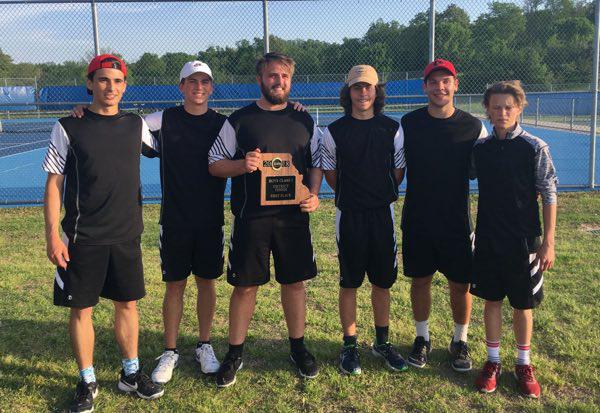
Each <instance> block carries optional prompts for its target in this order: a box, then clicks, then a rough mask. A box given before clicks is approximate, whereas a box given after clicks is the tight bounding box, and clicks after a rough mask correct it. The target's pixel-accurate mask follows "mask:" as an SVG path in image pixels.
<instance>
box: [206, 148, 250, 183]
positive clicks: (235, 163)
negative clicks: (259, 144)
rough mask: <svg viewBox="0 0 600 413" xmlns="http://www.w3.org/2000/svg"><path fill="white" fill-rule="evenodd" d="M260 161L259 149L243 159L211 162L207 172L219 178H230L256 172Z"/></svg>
mask: <svg viewBox="0 0 600 413" xmlns="http://www.w3.org/2000/svg"><path fill="white" fill-rule="evenodd" d="M260 161H261V155H260V149H258V148H256V149H255V150H253V151H251V152H248V153H247V154H246V157H245V158H244V159H238V160H231V159H221V160H219V161H216V162H213V163H211V164H209V165H208V172H209V173H210V174H211V175H212V176H217V177H219V178H231V177H234V176H239V175H243V174H245V173H252V172H254V171H256V170H257V169H258V167H259V166H260Z"/></svg>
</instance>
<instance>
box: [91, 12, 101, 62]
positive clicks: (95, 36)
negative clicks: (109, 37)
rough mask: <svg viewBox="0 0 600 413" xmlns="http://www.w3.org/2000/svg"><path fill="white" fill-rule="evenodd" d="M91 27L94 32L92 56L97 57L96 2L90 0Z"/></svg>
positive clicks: (98, 49) (98, 50)
mask: <svg viewBox="0 0 600 413" xmlns="http://www.w3.org/2000/svg"><path fill="white" fill-rule="evenodd" d="M92 27H93V30H94V54H95V55H96V56H98V55H99V54H100V40H99V36H98V10H97V7H96V0H92Z"/></svg>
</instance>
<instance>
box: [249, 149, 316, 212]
mask: <svg viewBox="0 0 600 413" xmlns="http://www.w3.org/2000/svg"><path fill="white" fill-rule="evenodd" d="M261 157H262V159H261V163H260V167H259V168H258V169H259V170H260V204H261V205H263V206H267V205H298V204H300V202H302V201H304V200H305V199H306V198H308V197H309V196H310V191H309V190H308V188H307V187H306V185H304V184H303V183H302V174H301V173H300V172H298V170H297V169H296V167H295V166H294V163H293V162H292V155H291V154H289V153H263V154H261Z"/></svg>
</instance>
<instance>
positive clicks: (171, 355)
mask: <svg viewBox="0 0 600 413" xmlns="http://www.w3.org/2000/svg"><path fill="white" fill-rule="evenodd" d="M156 360H158V365H157V366H156V368H155V369H154V371H153V372H152V381H153V382H154V383H157V384H165V383H166V382H168V381H169V380H171V377H173V370H174V369H175V367H177V363H178V362H179V354H177V353H175V352H174V351H165V352H164V353H162V354H161V355H160V356H158V357H157V358H156Z"/></svg>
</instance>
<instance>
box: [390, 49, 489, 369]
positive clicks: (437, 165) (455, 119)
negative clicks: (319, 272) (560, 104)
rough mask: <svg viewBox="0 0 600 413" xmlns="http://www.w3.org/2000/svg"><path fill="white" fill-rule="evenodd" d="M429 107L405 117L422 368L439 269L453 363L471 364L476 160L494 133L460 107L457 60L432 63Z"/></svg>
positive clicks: (410, 246) (406, 227)
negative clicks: (475, 151)
mask: <svg viewBox="0 0 600 413" xmlns="http://www.w3.org/2000/svg"><path fill="white" fill-rule="evenodd" d="M423 90H424V92H425V94H426V95H427V100H428V104H427V106H426V107H423V108H421V109H417V110H415V111H413V112H410V113H408V114H406V115H405V116H404V117H402V119H401V125H402V129H403V131H404V150H405V157H406V168H407V187H406V198H405V200H404V210H403V211H402V260H403V264H404V274H405V275H406V276H408V277H410V278H411V279H412V283H411V303H412V309H413V317H414V322H415V327H416V330H417V331H416V338H415V341H414V344H413V348H412V351H411V353H410V354H409V356H408V359H407V362H408V363H409V364H411V365H412V366H414V367H418V368H422V367H424V366H425V365H426V363H427V356H428V354H429V352H430V350H431V341H430V338H429V327H428V319H429V313H430V309H431V282H432V279H433V275H434V274H435V272H436V271H439V272H441V273H442V274H444V276H445V277H446V278H447V279H448V286H449V289H450V306H451V308H452V318H453V319H454V334H453V336H452V339H451V340H450V344H449V346H448V350H449V352H450V357H451V361H450V362H451V365H452V368H453V369H454V370H456V371H459V372H464V371H468V370H470V369H471V367H472V362H471V358H470V356H469V351H468V347H467V331H468V326H469V319H470V315H471V295H470V294H469V283H470V281H471V265H472V264H471V261H472V235H471V234H472V230H471V224H470V216H469V162H470V156H471V150H472V148H473V144H474V142H475V141H476V140H477V139H478V138H480V137H484V136H486V135H487V131H486V129H485V127H484V126H483V124H482V123H481V121H480V120H479V119H477V118H475V117H473V116H471V115H470V114H468V113H466V112H463V111H462V110H460V109H457V108H455V107H454V102H453V98H454V93H455V92H456V91H457V90H458V79H457V78H456V69H455V68H454V65H453V64H452V63H451V62H449V61H447V60H443V59H436V60H434V61H433V62H431V63H430V64H428V65H427V66H426V67H425V70H424V72H423Z"/></svg>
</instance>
